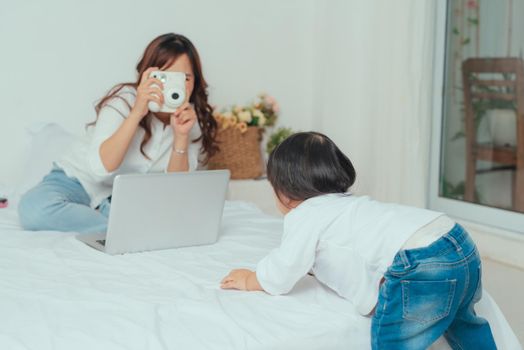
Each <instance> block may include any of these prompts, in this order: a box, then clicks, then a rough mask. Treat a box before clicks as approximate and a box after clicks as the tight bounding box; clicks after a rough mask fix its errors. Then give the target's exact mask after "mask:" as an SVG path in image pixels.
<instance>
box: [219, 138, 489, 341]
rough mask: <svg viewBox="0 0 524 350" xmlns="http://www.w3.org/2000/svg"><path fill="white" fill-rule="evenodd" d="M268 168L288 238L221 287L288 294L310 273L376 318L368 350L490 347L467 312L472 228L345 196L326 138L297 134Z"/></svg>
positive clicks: (344, 173) (339, 164) (475, 278)
mask: <svg viewBox="0 0 524 350" xmlns="http://www.w3.org/2000/svg"><path fill="white" fill-rule="evenodd" d="M267 174H268V178H269V181H270V182H271V185H272V186H273V189H274V191H275V194H276V200H277V204H278V206H279V209H280V210H281V211H282V213H283V214H285V219H284V235H283V237H282V242H281V245H280V247H278V248H276V249H274V250H273V251H272V252H270V253H269V255H267V256H266V257H265V258H264V259H262V260H261V261H260V262H259V263H258V265H257V268H256V272H253V271H250V270H246V269H239V270H233V271H231V272H230V273H229V275H227V276H226V277H225V278H224V279H223V280H222V282H221V283H222V284H221V287H222V288H224V289H241V290H248V291H254V290H263V291H266V292H267V293H269V294H271V295H279V294H285V293H288V292H289V291H290V290H291V289H292V288H293V286H294V285H295V284H296V283H297V281H298V280H299V279H301V278H302V277H303V276H304V275H306V274H307V273H308V272H309V271H311V270H312V272H313V273H314V275H315V277H316V278H317V279H318V280H319V281H320V282H322V283H323V284H325V285H327V286H328V287H330V288H332V289H333V290H334V291H335V292H337V293H338V294H339V295H340V296H342V297H344V298H346V299H348V300H349V301H351V302H352V303H353V304H354V305H355V307H356V308H357V310H358V311H359V313H361V314H362V315H372V323H371V324H372V325H371V345H372V348H373V349H426V348H428V347H429V346H430V345H431V344H432V343H433V342H435V341H436V340H437V338H439V337H440V336H441V335H444V336H445V337H446V339H447V340H448V342H449V344H450V345H451V347H452V348H453V349H496V346H495V342H494V340H493V336H492V333H491V329H490V326H489V324H488V322H487V321H486V320H484V319H483V318H480V317H478V316H477V315H476V314H475V311H474V309H473V307H474V305H475V303H476V302H478V301H479V300H480V297H481V293H482V287H481V263H480V258H479V254H478V251H477V249H476V247H475V244H474V243H473V241H472V240H471V238H470V237H469V235H468V233H467V232H466V231H465V230H464V229H463V228H462V227H461V226H460V225H458V224H455V223H454V222H453V221H452V220H451V219H449V218H448V217H447V216H445V215H443V214H442V213H438V212H433V211H430V210H425V209H419V208H412V207H407V206H402V205H397V204H387V203H380V202H377V201H374V200H372V199H370V198H369V197H357V196H354V195H351V194H350V193H347V190H348V188H349V187H350V186H351V185H353V183H354V181H355V177H356V173H355V169H354V168H353V165H352V164H351V161H350V160H349V159H348V158H347V157H346V156H345V155H344V154H343V153H342V152H341V151H340V150H339V149H338V148H337V146H336V145H335V144H334V143H333V141H331V140H330V139H329V138H328V137H326V136H325V135H322V134H319V133H315V132H307V133H297V134H294V135H292V136H290V137H289V138H288V139H286V140H285V141H284V142H282V143H281V144H280V145H279V146H278V147H277V148H276V149H275V150H274V151H273V152H272V154H271V155H270V157H269V163H268V166H267Z"/></svg>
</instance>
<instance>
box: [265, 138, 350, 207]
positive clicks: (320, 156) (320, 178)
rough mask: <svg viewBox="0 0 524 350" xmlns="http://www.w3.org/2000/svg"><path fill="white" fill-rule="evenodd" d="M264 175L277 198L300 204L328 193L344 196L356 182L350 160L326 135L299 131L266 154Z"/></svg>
mask: <svg viewBox="0 0 524 350" xmlns="http://www.w3.org/2000/svg"><path fill="white" fill-rule="evenodd" d="M267 176H268V179H269V182H270V183H271V185H272V186H273V189H274V190H275V193H276V195H277V196H278V197H279V198H280V195H284V196H285V197H287V198H289V199H291V200H295V201H303V200H306V199H309V198H312V197H316V196H320V195H323V194H327V193H345V192H346V191H347V190H348V188H349V187H351V185H353V183H354V182H355V178H356V176H357V174H356V172H355V168H354V167H353V164H351V161H350V160H349V158H348V157H347V156H346V155H345V154H344V153H342V152H341V151H340V149H339V148H338V147H337V145H335V143H334V142H333V141H332V140H331V139H330V138H329V137H327V136H326V135H323V134H320V133H318V132H313V131H310V132H300V133H296V134H293V135H291V136H289V137H288V138H287V139H285V140H284V141H283V142H282V143H281V144H280V145H278V146H277V147H276V148H275V149H274V150H273V152H271V154H270V155H269V162H268V164H267Z"/></svg>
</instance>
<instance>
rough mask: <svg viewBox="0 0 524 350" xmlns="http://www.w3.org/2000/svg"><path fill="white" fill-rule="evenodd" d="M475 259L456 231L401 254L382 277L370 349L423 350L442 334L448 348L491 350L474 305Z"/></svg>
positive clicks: (477, 262)
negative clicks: (425, 245)
mask: <svg viewBox="0 0 524 350" xmlns="http://www.w3.org/2000/svg"><path fill="white" fill-rule="evenodd" d="M481 294H482V285H481V264H480V257H479V254H478V251H477V248H476V247H475V243H473V241H472V240H471V238H470V237H469V235H468V233H467V232H466V231H465V230H464V229H463V228H462V227H461V226H460V225H455V227H453V229H452V230H451V231H450V232H449V233H447V234H446V235H444V236H443V237H442V238H440V239H439V240H437V241H436V242H434V243H433V244H431V245H429V246H428V247H424V248H418V249H410V250H401V251H400V252H399V253H398V254H397V255H396V256H395V259H394V261H393V263H392V265H391V266H390V267H389V269H388V271H387V272H386V274H385V275H384V283H383V284H382V285H381V287H380V293H379V298H378V304H377V307H376V310H375V314H374V316H373V319H372V323H371V344H372V348H373V349H381V350H382V349H404V350H406V349H427V348H428V347H429V346H430V345H431V344H432V343H433V342H435V341H436V340H437V339H438V338H439V337H440V336H441V335H444V336H445V337H446V339H447V341H448V343H449V345H450V346H451V347H452V348H453V349H475V350H480V349H496V345H495V341H494V339H493V335H492V333H491V329H490V326H489V324H488V322H487V321H486V320H485V319H483V318H481V317H478V316H477V315H476V314H475V310H474V309H473V306H474V305H475V303H476V302H478V301H479V300H480V297H481Z"/></svg>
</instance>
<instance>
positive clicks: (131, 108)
mask: <svg viewBox="0 0 524 350" xmlns="http://www.w3.org/2000/svg"><path fill="white" fill-rule="evenodd" d="M136 69H137V73H138V78H137V81H136V82H135V83H122V84H119V85H117V86H115V87H114V88H112V89H111V90H110V92H109V93H108V94H107V95H106V96H104V97H103V98H102V99H101V101H100V102H99V103H98V104H97V105H96V108H95V110H96V112H97V119H96V120H95V121H94V122H93V123H91V124H89V125H88V132H87V135H86V136H85V137H84V138H83V139H82V140H81V141H79V142H78V143H77V144H75V145H74V146H73V147H72V149H71V151H70V152H69V153H68V154H67V155H65V156H64V157H63V158H62V159H60V160H59V161H57V162H55V163H54V167H53V169H52V171H51V172H50V173H49V174H48V175H47V176H46V177H44V179H43V180H42V182H41V183H40V184H38V185H37V186H36V187H34V188H33V189H31V190H30V191H28V192H27V193H26V194H25V195H24V196H22V198H21V200H20V204H19V207H18V212H19V217H20V222H21V224H22V226H23V227H24V229H26V230H56V231H75V232H82V233H92V232H105V231H106V229H107V217H108V215H109V209H110V203H111V192H112V184H113V179H114V177H115V176H116V175H119V174H129V173H148V172H162V171H165V172H178V171H188V170H195V169H196V167H197V164H198V156H199V154H200V153H202V154H203V155H204V156H205V157H206V159H207V158H208V157H209V156H211V155H213V154H214V152H216V150H217V146H216V142H215V134H216V128H217V125H216V122H215V120H214V119H213V117H212V108H211V106H210V105H209V104H208V102H207V90H206V89H207V83H206V81H205V79H204V77H203V75H202V66H201V63H200V58H199V55H198V52H197V50H196V48H195V47H194V45H193V44H192V43H191V41H189V40H188V39H187V38H186V37H184V36H182V35H179V34H173V33H169V34H164V35H161V36H159V37H157V38H156V39H154V40H153V41H152V42H151V43H150V44H149V45H148V46H147V48H146V50H145V52H144V54H143V56H142V58H141V59H140V61H139V63H138V65H137V67H136ZM155 70H164V71H169V72H182V73H185V74H186V96H187V98H186V101H185V102H184V104H183V105H181V106H180V107H179V108H178V109H177V110H176V111H175V112H174V113H172V114H167V113H161V112H159V113H153V112H151V111H149V110H148V103H149V102H150V101H152V102H156V103H157V104H159V105H162V103H163V95H162V90H161V89H162V87H163V86H162V83H161V82H160V81H159V80H158V79H155V78H152V77H150V73H151V72H153V71H155Z"/></svg>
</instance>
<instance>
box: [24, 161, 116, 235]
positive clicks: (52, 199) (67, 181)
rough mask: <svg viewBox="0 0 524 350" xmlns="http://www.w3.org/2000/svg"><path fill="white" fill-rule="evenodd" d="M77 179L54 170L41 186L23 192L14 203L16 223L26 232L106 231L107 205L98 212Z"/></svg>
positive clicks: (103, 204) (108, 208) (104, 203)
mask: <svg viewBox="0 0 524 350" xmlns="http://www.w3.org/2000/svg"><path fill="white" fill-rule="evenodd" d="M90 203H91V198H89V195H88V194H87V192H86V191H85V190H84V187H82V185H81V184H80V182H78V180H77V179H74V178H70V177H68V176H67V175H66V174H65V173H64V171H63V170H62V169H60V168H58V167H56V166H55V167H54V168H53V170H51V172H50V173H49V174H48V175H46V176H45V177H44V179H43V180H42V182H41V183H39V184H38V185H37V186H36V187H34V188H32V189H31V190H29V191H28V192H27V193H25V194H24V195H23V196H22V198H21V199H20V203H19V204H18V216H19V218H20V224H21V225H22V227H23V228H24V229H26V230H33V231H41V230H52V231H74V232H80V233H104V232H106V231H107V218H108V216H109V210H110V206H111V205H110V202H109V200H107V199H106V200H104V202H102V204H101V205H100V206H99V208H98V210H95V209H92V208H91V207H90V206H89V205H90Z"/></svg>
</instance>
